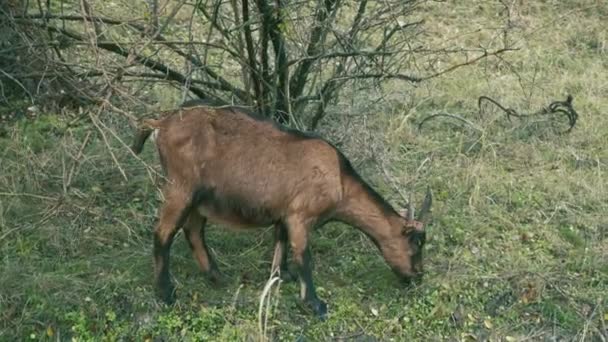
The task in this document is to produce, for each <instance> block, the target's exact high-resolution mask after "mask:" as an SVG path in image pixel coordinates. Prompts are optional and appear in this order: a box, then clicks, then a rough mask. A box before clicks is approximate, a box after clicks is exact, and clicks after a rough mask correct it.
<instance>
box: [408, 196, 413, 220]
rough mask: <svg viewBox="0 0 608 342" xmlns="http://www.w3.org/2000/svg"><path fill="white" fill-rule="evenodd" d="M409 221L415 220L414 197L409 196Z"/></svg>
mask: <svg viewBox="0 0 608 342" xmlns="http://www.w3.org/2000/svg"><path fill="white" fill-rule="evenodd" d="M407 220H408V221H413V220H414V205H413V204H412V196H411V195H410V196H409V200H408V201H407Z"/></svg>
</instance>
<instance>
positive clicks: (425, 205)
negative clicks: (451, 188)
mask: <svg viewBox="0 0 608 342" xmlns="http://www.w3.org/2000/svg"><path fill="white" fill-rule="evenodd" d="M432 204H433V194H432V192H431V187H429V186H427V188H426V195H425V196H424V202H422V208H421V209H420V214H418V221H424V219H425V217H426V216H427V215H428V213H429V212H430V211H431V205H432Z"/></svg>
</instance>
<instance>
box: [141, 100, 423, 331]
mask: <svg viewBox="0 0 608 342" xmlns="http://www.w3.org/2000/svg"><path fill="white" fill-rule="evenodd" d="M152 132H154V136H155V138H156V146H157V148H158V153H159V156H160V161H161V165H162V167H163V170H164V172H165V174H166V177H167V182H166V183H165V184H164V187H163V195H164V197H165V202H164V204H163V206H162V208H161V210H160V217H159V221H158V225H157V226H156V230H155V238H154V259H155V277H156V278H155V279H156V287H157V290H158V291H159V292H160V296H161V297H162V298H163V300H164V301H165V302H167V303H172V302H173V301H174V299H175V295H174V290H173V286H172V284H171V281H170V279H169V250H170V246H171V243H172V241H173V237H174V236H175V234H176V232H177V230H178V229H179V228H180V227H181V228H183V230H184V233H185V234H184V235H185V237H186V239H187V241H188V243H189V245H190V248H191V249H192V253H193V256H194V258H195V259H196V261H197V262H198V264H199V266H200V269H201V270H202V271H203V272H204V273H205V274H207V275H208V276H210V277H211V279H217V276H218V274H219V273H218V270H217V266H216V264H215V263H214V261H213V259H212V257H211V255H210V253H209V251H208V249H207V246H206V244H205V235H204V232H205V231H204V229H205V223H206V222H207V220H209V221H210V222H214V223H220V224H223V225H226V226H233V227H241V228H253V227H264V226H270V225H274V227H275V228H274V230H275V253H274V257H273V263H272V270H273V271H276V270H277V269H279V270H281V271H282V272H280V273H283V274H285V273H286V271H287V261H286V258H287V243H289V244H290V246H291V250H292V252H293V261H294V264H295V266H296V270H297V275H298V277H299V280H300V285H301V297H302V299H303V300H304V301H305V302H307V303H308V304H309V305H310V306H311V307H312V309H313V311H314V312H315V313H316V314H317V315H318V316H319V317H320V318H322V319H323V318H324V317H325V315H326V313H327V306H326V304H325V303H324V302H322V301H321V300H319V298H318V297H317V294H316V291H315V287H314V285H313V280H312V269H311V254H310V249H309V247H308V237H309V233H310V231H311V229H312V228H313V227H314V226H320V225H323V224H324V223H326V222H328V221H340V222H344V223H347V224H350V225H352V226H355V227H357V228H359V229H360V230H361V231H363V232H364V233H365V234H366V235H367V236H369V237H370V238H371V240H372V241H373V242H374V243H375V245H376V246H377V247H378V248H379V250H380V251H381V253H382V255H383V256H384V258H385V260H386V262H387V263H388V264H389V265H390V266H391V268H392V269H393V270H394V271H395V273H396V274H397V275H399V276H400V277H401V278H402V279H403V280H406V281H409V280H411V279H413V278H418V277H419V276H421V275H422V250H423V246H424V243H425V231H424V228H423V224H422V222H421V221H422V220H423V216H425V214H427V213H428V211H429V210H430V206H431V201H432V200H431V195H430V191H427V195H426V197H425V201H424V204H423V208H422V209H421V211H420V215H419V217H418V221H414V218H413V209H411V203H410V209H409V210H408V214H406V215H404V216H402V215H400V214H398V213H397V212H396V211H395V210H394V209H393V208H392V207H391V206H390V205H389V204H388V203H387V202H386V201H385V200H384V199H383V198H382V197H381V196H380V195H379V194H378V193H376V192H375V191H374V190H373V189H372V188H371V187H370V186H369V185H368V184H367V183H366V182H364V181H363V180H362V179H361V177H359V175H358V174H357V173H356V172H355V170H354V169H353V167H352V166H351V164H350V162H349V161H348V159H346V157H345V156H344V155H343V154H342V153H341V152H340V151H339V150H338V149H336V148H335V147H334V146H332V145H331V144H329V143H328V142H326V141H324V140H322V139H320V138H318V137H313V136H310V135H307V134H304V133H302V132H299V131H295V130H290V129H287V128H284V127H282V126H279V125H277V124H275V123H273V122H271V121H268V120H265V119H261V118H258V117H256V116H255V115H253V114H251V113H247V112H246V111H244V110H242V109H238V108H236V107H224V108H212V107H207V106H196V107H189V108H180V109H178V110H175V111H169V112H165V113H164V114H163V115H162V117H161V118H160V119H158V120H154V119H149V120H144V121H143V125H142V128H141V129H140V130H139V132H138V134H137V136H136V138H135V141H134V143H133V146H132V149H133V151H134V152H135V153H140V152H141V150H142V148H143V145H144V143H145V141H146V139H147V138H148V137H149V136H150V134H151V133H152Z"/></svg>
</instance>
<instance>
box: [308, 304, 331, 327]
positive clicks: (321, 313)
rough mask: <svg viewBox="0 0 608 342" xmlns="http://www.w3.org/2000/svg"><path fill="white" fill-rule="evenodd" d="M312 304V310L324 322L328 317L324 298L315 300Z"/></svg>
mask: <svg viewBox="0 0 608 342" xmlns="http://www.w3.org/2000/svg"><path fill="white" fill-rule="evenodd" d="M310 304H311V305H312V310H313V311H314V313H315V315H317V317H318V318H319V320H321V321H322V322H323V321H325V320H326V319H327V304H326V303H325V302H324V301H322V300H316V301H315V302H312V303H310Z"/></svg>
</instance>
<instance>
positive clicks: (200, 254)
mask: <svg viewBox="0 0 608 342" xmlns="http://www.w3.org/2000/svg"><path fill="white" fill-rule="evenodd" d="M206 223H207V219H206V218H205V217H203V216H201V215H200V214H199V213H198V212H196V211H195V210H192V211H191V212H190V215H189V216H188V219H187V221H186V224H185V225H184V228H183V229H184V237H185V238H186V241H187V242H188V245H189V246H190V250H191V251H192V256H193V257H194V260H196V262H197V263H198V266H199V268H200V270H201V271H202V272H203V274H204V275H205V276H206V277H207V278H208V279H209V280H210V281H211V283H213V284H215V285H217V284H219V282H220V272H219V270H218V268H217V264H216V263H215V260H214V259H213V257H212V256H211V253H209V249H208V248H207V244H206V242H205V224H206Z"/></svg>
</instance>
